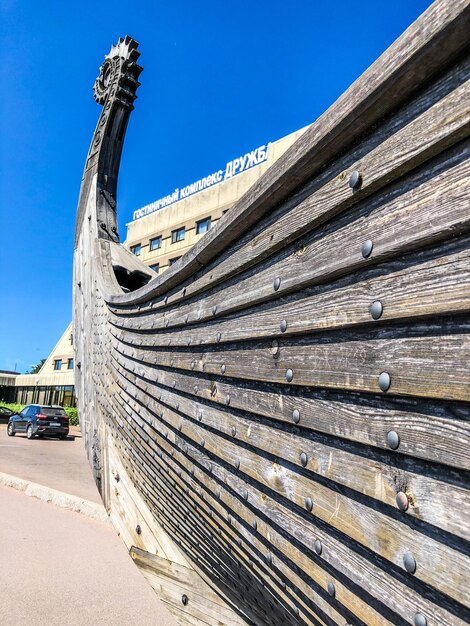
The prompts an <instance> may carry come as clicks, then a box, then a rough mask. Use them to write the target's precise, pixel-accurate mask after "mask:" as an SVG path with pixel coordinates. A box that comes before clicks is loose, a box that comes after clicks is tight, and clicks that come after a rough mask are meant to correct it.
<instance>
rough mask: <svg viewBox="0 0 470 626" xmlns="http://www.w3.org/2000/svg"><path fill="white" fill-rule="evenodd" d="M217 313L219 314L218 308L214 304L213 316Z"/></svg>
mask: <svg viewBox="0 0 470 626" xmlns="http://www.w3.org/2000/svg"><path fill="white" fill-rule="evenodd" d="M216 313H217V307H216V306H215V304H214V306H213V307H212V315H215V314H216Z"/></svg>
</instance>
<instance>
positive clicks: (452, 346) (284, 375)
mask: <svg viewBox="0 0 470 626" xmlns="http://www.w3.org/2000/svg"><path fill="white" fill-rule="evenodd" d="M416 330H417V327H414V329H413V331H414V332H416ZM420 330H421V335H422V336H415V337H413V336H411V337H408V336H405V337H403V336H398V337H396V336H395V337H394V335H396V334H397V331H396V330H395V329H393V328H392V329H389V330H385V329H376V330H375V331H372V330H371V331H369V333H368V334H367V339H366V338H364V336H363V335H359V334H358V335H353V334H352V333H351V334H348V335H345V336H344V335H336V336H333V337H330V336H327V337H323V336H322V337H321V338H319V337H314V338H311V339H308V340H307V339H300V340H295V339H293V338H291V339H289V340H281V339H279V341H278V344H279V346H278V350H277V352H276V355H275V356H276V358H273V353H272V344H271V342H266V341H264V342H253V343H251V344H245V345H242V346H239V345H237V344H235V345H232V344H229V345H227V346H225V348H224V350H220V351H215V350H213V349H209V348H206V349H202V350H198V351H196V350H194V351H193V352H189V351H185V352H181V351H179V352H170V351H169V350H167V351H161V350H160V351H157V350H150V349H145V348H143V347H139V348H137V347H134V346H132V345H127V344H125V343H124V342H120V345H121V348H120V349H121V352H122V353H123V354H125V355H126V356H128V357H129V358H131V359H133V360H135V361H138V362H143V363H146V364H152V365H155V366H159V367H167V368H173V367H174V368H177V369H183V370H187V371H192V369H196V370H197V371H203V372H205V373H206V374H213V375H219V374H220V373H221V371H222V370H223V367H224V366H225V370H224V374H225V375H226V376H235V377H236V378H238V379H244V380H256V381H264V382H270V383H286V382H288V383H290V382H292V385H303V386H314V387H323V388H332V389H347V390H350V391H362V392H364V391H367V392H373V393H374V392H375V393H378V392H379V391H380V389H381V388H380V386H379V383H380V375H381V374H382V373H383V372H385V373H388V375H389V376H390V385H389V387H388V388H386V389H385V390H384V391H385V392H386V393H391V394H394V395H407V396H420V397H429V398H441V399H447V400H460V401H465V400H466V401H468V400H470V379H469V374H470V372H469V369H468V360H469V358H470V337H469V335H468V334H464V332H463V331H465V330H467V332H468V326H467V325H466V324H465V325H464V324H462V325H461V326H460V327H459V330H460V331H461V333H459V334H457V332H456V330H457V328H456V327H452V326H451V327H450V328H449V329H448V328H446V327H445V325H437V324H436V325H431V324H428V325H426V326H425V327H424V326H423V327H421V329H420ZM441 332H442V333H443V334H442V335H441V334H439V333H441ZM426 333H429V336H426ZM448 333H449V334H448ZM401 334H402V333H401ZM193 363H195V365H193V366H192V364H193ZM449 363H452V369H451V370H449V367H448V365H449Z"/></svg>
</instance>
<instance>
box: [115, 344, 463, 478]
mask: <svg viewBox="0 0 470 626" xmlns="http://www.w3.org/2000/svg"><path fill="white" fill-rule="evenodd" d="M116 350H117V353H119V351H120V350H121V347H120V346H116ZM121 363H122V366H123V367H124V366H125V367H126V368H127V370H128V371H129V370H130V369H131V368H133V369H134V371H135V372H137V373H138V374H139V375H140V376H142V377H143V378H144V379H145V381H146V382H148V384H149V385H153V384H155V383H158V384H159V385H164V386H166V387H168V388H175V389H177V390H178V392H180V393H181V392H183V393H185V394H190V395H192V396H195V399H196V397H197V398H198V399H201V400H209V401H211V402H216V403H218V404H222V405H224V406H225V404H226V398H227V396H229V397H230V406H231V407H232V408H235V409H242V410H244V411H249V412H250V413H254V414H257V415H261V416H264V417H269V418H272V419H275V420H280V421H282V422H286V423H287V424H295V423H296V421H295V420H294V411H298V418H297V419H298V420H299V421H298V422H297V423H298V424H299V426H300V427H302V428H307V429H309V430H314V431H319V432H322V433H326V434H328V435H334V436H337V437H340V438H345V439H351V440H352V441H356V442H359V443H363V444H369V445H374V446H376V447H379V448H383V449H386V450H390V446H389V445H388V443H387V434H388V432H390V431H391V430H394V431H396V432H398V434H399V437H400V440H399V448H398V450H399V452H400V454H407V455H410V456H416V457H419V458H423V459H429V460H432V461H435V462H436V461H437V462H439V463H443V464H448V465H453V466H455V467H461V468H463V469H467V470H468V469H470V459H469V456H468V447H469V446H470V424H469V421H470V411H469V410H468V408H466V407H465V406H464V405H461V404H455V403H454V404H448V403H446V404H445V405H443V406H439V405H438V403H436V402H432V403H431V404H429V405H423V404H422V402H421V403H420V404H419V405H418V404H417V402H416V401H414V400H405V401H403V400H401V399H395V398H385V397H384V396H383V397H380V400H378V399H369V398H367V397H365V396H360V395H357V394H348V395H347V396H344V395H343V396H340V397H338V396H335V395H333V396H332V395H331V393H330V392H326V391H323V390H314V391H311V390H309V389H307V390H304V389H300V390H299V389H295V393H292V389H290V388H285V387H284V388H282V389H280V390H279V391H273V390H272V388H270V387H267V388H260V386H259V385H257V386H251V385H244V386H242V385H241V384H240V382H239V381H238V380H235V381H232V380H231V379H230V378H226V379H224V380H222V379H221V378H220V377H219V378H217V379H215V380H214V379H208V378H207V377H205V378H202V377H201V376H200V375H194V374H191V375H190V374H187V373H184V372H183V371H181V370H179V371H178V370H173V371H166V370H159V369H156V368H155V367H154V366H153V365H151V366H150V365H145V364H139V365H137V366H136V364H135V363H134V362H133V361H132V362H128V361H122V362H121ZM195 388H196V389H197V394H196V393H195ZM161 392H162V390H161V387H157V389H156V393H157V394H158V393H161ZM459 416H460V417H461V418H462V419H456V418H457V417H459ZM465 417H467V418H468V419H465ZM424 431H425V432H426V437H423V432H424Z"/></svg>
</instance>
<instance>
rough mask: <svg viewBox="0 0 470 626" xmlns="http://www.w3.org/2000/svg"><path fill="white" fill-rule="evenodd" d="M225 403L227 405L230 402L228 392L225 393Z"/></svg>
mask: <svg viewBox="0 0 470 626" xmlns="http://www.w3.org/2000/svg"><path fill="white" fill-rule="evenodd" d="M225 404H227V405H228V404H230V395H229V394H227V395H226V396H225Z"/></svg>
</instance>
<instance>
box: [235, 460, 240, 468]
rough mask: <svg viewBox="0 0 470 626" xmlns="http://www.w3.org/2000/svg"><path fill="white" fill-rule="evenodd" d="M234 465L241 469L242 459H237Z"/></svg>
mask: <svg viewBox="0 0 470 626" xmlns="http://www.w3.org/2000/svg"><path fill="white" fill-rule="evenodd" d="M234 465H235V467H236V468H237V469H240V459H236V460H235V463H234Z"/></svg>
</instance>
